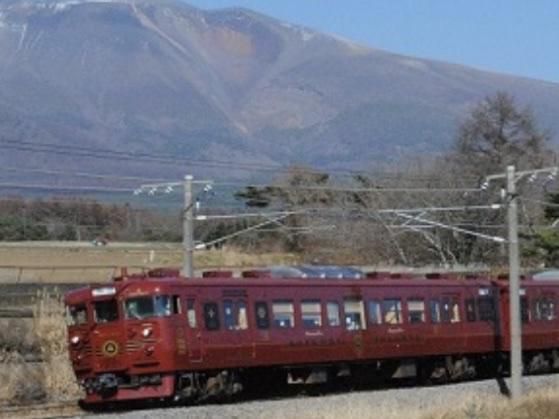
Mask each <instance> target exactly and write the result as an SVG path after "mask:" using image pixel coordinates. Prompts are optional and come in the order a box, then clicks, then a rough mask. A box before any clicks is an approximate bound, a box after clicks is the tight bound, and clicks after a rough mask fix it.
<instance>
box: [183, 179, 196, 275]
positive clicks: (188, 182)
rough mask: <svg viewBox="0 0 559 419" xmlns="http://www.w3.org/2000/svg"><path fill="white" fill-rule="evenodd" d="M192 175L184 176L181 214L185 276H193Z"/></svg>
mask: <svg viewBox="0 0 559 419" xmlns="http://www.w3.org/2000/svg"><path fill="white" fill-rule="evenodd" d="M193 179H194V177H193V176H192V175H186V176H185V177H184V211H183V215H182V231H183V236H182V244H183V247H184V264H183V269H182V272H183V275H184V276H185V277H187V278H192V277H193V276H194V217H193V215H194V214H193V212H194V211H193V206H194V201H193V195H192V180H193Z"/></svg>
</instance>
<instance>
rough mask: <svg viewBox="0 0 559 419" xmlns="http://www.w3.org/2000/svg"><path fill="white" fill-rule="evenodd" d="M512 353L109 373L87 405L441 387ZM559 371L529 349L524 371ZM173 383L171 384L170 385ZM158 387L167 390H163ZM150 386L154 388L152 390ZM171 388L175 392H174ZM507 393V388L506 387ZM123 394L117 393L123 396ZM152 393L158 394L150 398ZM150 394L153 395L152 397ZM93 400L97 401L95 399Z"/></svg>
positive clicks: (550, 357)
mask: <svg viewBox="0 0 559 419" xmlns="http://www.w3.org/2000/svg"><path fill="white" fill-rule="evenodd" d="M508 367H509V359H508V353H495V354H479V355H471V354H468V355H449V356H439V357H428V358H418V359H405V360H381V361H373V362H366V363H335V364H324V365H305V366H298V365H292V366H282V367H266V368H247V369H231V370H212V371H202V372H180V373H177V374H168V375H161V374H152V375H149V376H136V377H122V376H120V377H119V376H116V375H113V374H103V375H100V376H98V377H96V378H95V379H89V380H86V381H85V382H84V383H83V385H84V388H85V389H86V392H87V393H88V395H91V394H95V398H96V400H91V399H89V400H87V399H86V400H85V401H84V403H82V407H84V408H94V406H95V405H97V404H98V403H99V402H101V401H102V402H103V403H106V402H107V401H109V399H113V400H114V402H115V404H117V403H122V402H124V401H125V400H123V397H122V396H124V393H123V392H126V395H128V396H130V395H133V394H134V392H137V394H136V395H135V396H134V397H130V399H131V400H133V399H136V400H144V399H147V398H150V399H151V401H164V402H170V403H173V404H199V403H204V402H210V401H212V402H213V401H234V400H236V399H237V398H239V397H243V398H259V397H266V396H269V395H274V396H277V395H280V396H281V395H289V394H297V393H300V392H308V391H318V392H320V393H328V392H333V391H345V390H351V389H362V388H371V389H374V388H386V387H391V386H397V385H401V384H402V383H406V385H436V384H444V383H451V382H460V381H467V380H474V379H489V378H502V377H504V376H506V375H508V373H509V368H508ZM554 371H559V349H555V350H546V351H532V352H525V353H524V374H543V373H551V372H554ZM169 383H171V386H169ZM156 389H159V390H163V391H164V393H161V394H158V392H157V391H156ZM146 390H149V391H146ZM169 391H170V392H169ZM503 392H504V393H506V388H505V389H503ZM117 395H118V397H115V396H117ZM150 395H151V396H152V397H150ZM146 396H147V397H146ZM91 402H93V403H91Z"/></svg>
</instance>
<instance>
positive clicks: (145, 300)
mask: <svg viewBox="0 0 559 419" xmlns="http://www.w3.org/2000/svg"><path fill="white" fill-rule="evenodd" d="M124 311H125V315H126V318H127V319H139V320H142V319H147V318H148V317H165V316H170V315H171V298H170V297H169V296H166V295H156V296H154V297H136V298H129V299H128V300H126V301H125V303H124Z"/></svg>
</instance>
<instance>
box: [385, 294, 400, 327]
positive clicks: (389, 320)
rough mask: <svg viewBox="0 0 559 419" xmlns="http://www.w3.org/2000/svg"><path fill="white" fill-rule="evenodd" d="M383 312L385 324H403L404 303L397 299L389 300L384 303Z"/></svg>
mask: <svg viewBox="0 0 559 419" xmlns="http://www.w3.org/2000/svg"><path fill="white" fill-rule="evenodd" d="M382 312H383V317H384V323H386V324H401V323H402V320H403V319H402V301H401V300H400V299H396V298H389V299H386V300H384V301H383V302H382Z"/></svg>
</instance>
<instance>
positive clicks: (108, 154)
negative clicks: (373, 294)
mask: <svg viewBox="0 0 559 419" xmlns="http://www.w3.org/2000/svg"><path fill="white" fill-rule="evenodd" d="M0 143H2V144H3V148H5V149H13V150H19V151H25V152H34V153H47V154H55V155H65V156H73V157H75V156H79V157H87V158H94V159H112V160H119V161H122V160H126V161H133V162H153V163H161V164H172V165H178V166H180V167H181V168H183V167H184V165H185V164H186V163H188V164H191V165H193V166H203V167H213V168H232V169H236V170H242V171H261V172H271V173H285V172H289V171H296V172H303V173H305V172H306V173H314V174H317V173H321V171H324V172H327V173H338V174H345V175H347V176H356V175H366V176H373V177H384V178H394V179H399V180H401V179H402V174H399V173H396V172H393V171H389V172H380V171H367V170H355V169H349V168H330V169H327V168H323V169H320V168H318V169H315V168H309V169H307V168H305V167H299V166H297V167H294V166H285V165H281V164H264V163H238V162H236V163H234V162H231V161H225V160H217V159H202V158H189V157H176V155H168V154H153V153H146V152H129V151H121V150H115V149H108V148H99V147H97V148H95V147H84V146H76V145H67V144H65V145H64V148H62V149H61V145H60V144H56V143H37V142H32V141H19V140H17V141H16V140H9V139H5V138H4V139H0ZM429 179H432V180H433V179H437V180H438V179H439V177H438V176H421V175H417V176H416V175H410V177H409V180H411V181H422V180H429ZM471 179H472V180H473V179H474V178H471Z"/></svg>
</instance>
